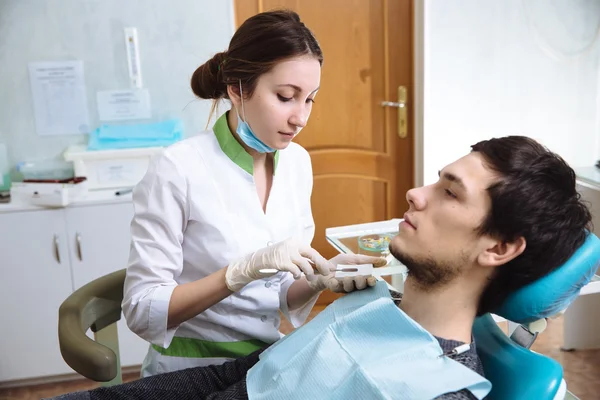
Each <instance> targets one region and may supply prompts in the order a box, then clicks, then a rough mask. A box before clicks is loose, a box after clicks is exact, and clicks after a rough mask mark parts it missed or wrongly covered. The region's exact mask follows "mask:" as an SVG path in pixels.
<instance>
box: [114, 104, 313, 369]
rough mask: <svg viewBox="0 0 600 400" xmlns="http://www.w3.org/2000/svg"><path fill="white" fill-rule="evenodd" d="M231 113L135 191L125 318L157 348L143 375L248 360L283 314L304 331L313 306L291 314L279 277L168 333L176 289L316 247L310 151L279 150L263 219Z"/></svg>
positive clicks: (157, 166) (172, 153)
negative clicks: (284, 249)
mask: <svg viewBox="0 0 600 400" xmlns="http://www.w3.org/2000/svg"><path fill="white" fill-rule="evenodd" d="M225 115H226V114H223V116H222V117H221V118H219V120H218V121H217V122H216V124H215V126H214V128H213V130H209V131H206V132H202V133H200V134H199V135H197V136H194V137H192V138H189V139H186V140H183V141H181V142H178V143H176V144H175V145H173V146H171V147H169V148H167V149H165V151H164V152H163V154H162V155H160V156H158V157H157V158H155V159H154V160H153V161H152V162H151V165H150V167H149V169H148V172H147V173H146V175H145V177H144V178H143V179H142V181H141V182H140V183H139V184H138V185H137V186H136V187H135V189H134V191H133V202H134V207H135V216H134V219H133V221H132V224H131V234H132V243H131V255H130V260H129V266H128V269H127V278H126V280H125V288H124V299H123V312H124V314H125V318H126V320H127V324H128V326H129V327H130V329H131V330H132V331H134V332H135V333H137V334H138V335H139V336H141V337H142V338H144V339H146V340H147V341H148V342H150V343H151V344H152V345H155V346H150V348H149V352H148V355H147V357H146V360H145V361H144V365H143V370H142V375H143V376H149V375H155V374H159V373H164V372H168V371H174V370H179V369H183V368H188V367H192V366H201V365H209V364H218V363H222V362H224V361H226V360H227V359H229V358H230V357H224V355H225V356H227V355H228V354H229V353H228V352H233V355H231V357H237V356H241V355H245V354H248V353H250V352H252V351H253V350H254V349H255V348H256V347H257V346H258V345H260V342H264V343H272V342H274V341H276V340H278V339H279V338H280V337H281V334H280V333H279V331H278V328H279V324H280V318H279V311H280V310H281V311H282V312H283V314H284V315H285V316H286V318H288V319H289V320H290V322H292V324H293V325H294V326H299V325H301V324H302V323H303V322H304V321H305V319H306V317H307V316H308V313H309V312H310V310H311V309H312V306H313V305H314V303H315V301H316V299H317V296H315V297H314V298H313V299H311V301H309V302H308V303H307V304H306V305H305V306H304V307H302V308H301V309H298V310H294V311H293V312H290V311H289V310H288V309H287V291H288V289H289V287H290V285H291V284H292V283H293V282H294V279H293V277H292V276H291V274H289V273H282V272H280V273H278V274H277V275H275V276H273V277H271V278H268V279H261V280H258V281H255V282H252V283H250V284H249V285H247V286H246V287H245V288H243V289H242V290H241V291H240V292H238V293H235V294H233V295H231V296H229V297H227V298H226V299H224V300H223V301H221V302H220V303H218V304H216V305H214V306H213V307H211V308H209V309H208V310H206V311H204V312H202V313H201V314H199V315H198V316H197V317H195V318H193V319H191V320H189V321H187V322H184V323H182V324H181V325H180V326H178V327H176V328H173V329H167V311H168V306H169V300H170V298H171V294H172V293H173V289H174V288H175V287H176V286H177V285H178V284H182V283H186V282H191V281H195V280H197V279H200V278H203V277H205V276H207V275H209V274H211V273H213V272H215V271H217V270H218V269H220V268H223V267H225V266H227V265H228V264H229V263H230V262H231V261H233V260H235V259H237V258H239V257H242V256H244V255H245V254H248V253H251V252H253V251H255V250H257V249H259V248H262V247H265V246H268V245H271V244H273V243H276V242H279V241H282V240H284V239H287V238H289V237H292V236H295V237H297V238H299V239H301V240H302V241H303V242H305V243H307V244H310V242H311V241H312V239H313V236H314V221H313V217H312V212H311V207H310V196H311V191H312V169H311V163H310V157H309V155H308V153H307V152H306V150H304V149H303V148H302V147H301V146H299V145H298V144H295V143H291V144H290V146H289V147H288V148H287V149H285V150H282V151H280V152H279V154H278V156H277V157H278V160H277V163H276V169H275V175H274V177H273V185H272V189H271V193H270V196H269V199H268V203H267V210H266V213H265V212H263V210H262V207H261V205H260V201H259V198H258V194H257V191H256V186H255V184H254V179H253V177H252V174H251V171H252V169H251V165H252V164H251V158H250V160H249V159H248V157H250V156H249V155H248V154H247V153H246V152H245V151H244V150H243V148H242V147H241V145H240V144H239V143H238V142H237V141H235V138H234V137H233V136H232V135H231V133H230V131H229V128H228V127H227V120H226V117H225ZM257 340H258V341H260V342H257ZM257 343H258V344H257ZM165 349H166V350H165ZM199 349H200V350H199ZM223 349H225V350H223ZM223 351H225V353H223ZM168 354H171V355H168Z"/></svg>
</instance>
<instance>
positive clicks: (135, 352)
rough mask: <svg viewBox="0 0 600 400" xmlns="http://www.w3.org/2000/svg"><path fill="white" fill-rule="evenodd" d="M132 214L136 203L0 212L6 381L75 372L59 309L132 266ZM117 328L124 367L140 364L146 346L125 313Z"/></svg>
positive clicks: (1, 362) (0, 360)
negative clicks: (63, 342)
mask: <svg viewBox="0 0 600 400" xmlns="http://www.w3.org/2000/svg"><path fill="white" fill-rule="evenodd" d="M132 217H133V205H132V204H131V202H120V203H111V204H92V205H81V206H73V207H67V208H62V209H53V210H51V209H34V210H28V211H11V212H0V255H1V256H2V261H1V262H0V266H1V267H0V271H1V273H2V283H3V285H2V289H1V290H0V302H2V311H0V321H1V322H0V326H1V327H2V329H0V348H1V349H2V356H1V357H0V382H2V381H12V380H17V379H28V378H43V377H46V376H50V375H60V374H65V373H72V372H73V370H72V369H71V368H70V367H69V366H68V365H67V364H66V363H65V362H64V360H63V359H62V356H61V354H60V349H59V344H58V333H57V332H58V328H57V327H58V308H59V307H60V305H61V304H62V302H63V301H64V300H65V299H66V298H67V297H68V296H69V295H70V294H71V293H72V292H73V291H74V290H77V289H78V288H80V287H81V286H83V285H85V284H86V283H88V282H90V281H92V280H94V279H96V278H99V277H101V276H104V275H106V274H108V273H111V272H113V271H117V270H119V269H123V268H125V267H126V266H127V259H128V257H129V246H130V228H129V226H130V223H131V219H132ZM118 330H119V347H120V353H121V365H122V366H132V365H140V364H141V363H142V362H143V360H144V357H145V354H146V352H147V350H148V343H147V342H145V341H144V340H143V339H141V338H139V337H138V336H137V335H135V334H134V333H132V332H131V331H130V330H129V329H128V328H127V325H126V323H125V320H124V318H121V320H120V321H119V323H118ZM88 334H89V335H90V336H91V332H89V333H88Z"/></svg>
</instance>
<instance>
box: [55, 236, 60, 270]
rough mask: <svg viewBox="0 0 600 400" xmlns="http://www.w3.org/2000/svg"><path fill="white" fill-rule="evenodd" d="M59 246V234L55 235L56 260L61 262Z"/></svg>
mask: <svg viewBox="0 0 600 400" xmlns="http://www.w3.org/2000/svg"><path fill="white" fill-rule="evenodd" d="M58 246H59V242H58V235H54V257H55V258H56V261H58V263H59V264H60V251H59V250H58Z"/></svg>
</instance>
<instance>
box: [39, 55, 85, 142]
mask: <svg viewBox="0 0 600 400" xmlns="http://www.w3.org/2000/svg"><path fill="white" fill-rule="evenodd" d="M29 79H30V82H31V93H32V96H33V110H34V115H35V126H36V130H37V133H38V135H40V136H47V135H73V134H81V133H89V131H90V129H89V126H90V123H89V114H88V107H87V97H86V90H85V83H84V79H83V61H57V62H54V61H52V62H34V63H29Z"/></svg>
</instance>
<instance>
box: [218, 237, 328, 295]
mask: <svg viewBox="0 0 600 400" xmlns="http://www.w3.org/2000/svg"><path fill="white" fill-rule="evenodd" d="M309 260H310V261H311V262H312V264H311V262H309ZM313 265H314V266H313ZM315 269H316V271H315ZM331 269H335V265H333V264H332V263H331V262H330V261H327V260H326V259H325V258H324V257H323V256H321V255H320V254H319V253H318V252H317V251H316V250H315V249H313V248H312V247H310V246H307V245H305V244H302V243H300V242H299V241H298V240H296V239H294V238H291V239H287V240H284V241H283V242H279V243H276V244H274V245H273V246H269V247H265V248H262V249H259V250H257V251H255V252H254V253H250V254H248V255H246V256H244V257H242V258H241V259H238V260H236V261H234V262H232V263H231V264H229V266H228V267H227V272H226V273H225V283H226V285H227V287H228V288H229V290H231V291H232V292H237V291H239V290H240V289H241V288H243V287H244V286H246V285H247V284H248V283H250V282H252V281H254V280H256V279H262V278H267V277H269V276H272V275H274V274H275V273H277V272H278V271H286V272H290V273H291V274H292V275H293V276H294V279H299V278H300V277H301V276H302V273H304V275H306V279H307V280H308V281H309V285H310V283H311V280H315V281H316V279H315V272H316V273H318V274H321V275H329V274H331V272H330V270H331ZM261 270H262V272H261Z"/></svg>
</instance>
